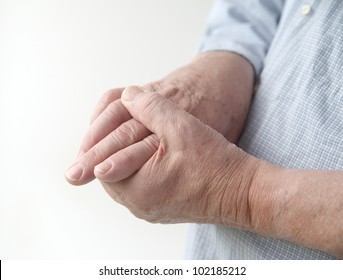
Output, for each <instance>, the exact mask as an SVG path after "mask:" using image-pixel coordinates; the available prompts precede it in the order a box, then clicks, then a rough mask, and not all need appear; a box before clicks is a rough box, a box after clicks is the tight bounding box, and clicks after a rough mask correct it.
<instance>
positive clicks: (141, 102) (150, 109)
mask: <svg viewBox="0 0 343 280" xmlns="http://www.w3.org/2000/svg"><path fill="white" fill-rule="evenodd" d="M121 100H122V103H123V105H124V106H125V107H126V108H127V109H128V111H129V112H130V114H131V115H132V117H133V118H135V119H137V120H138V121H139V122H141V123H142V124H144V125H145V126H146V127H147V128H148V129H149V130H150V131H151V132H153V133H155V134H156V135H157V137H158V138H159V139H160V140H162V139H164V138H166V139H169V140H170V142H171V143H177V142H178V141H180V140H182V139H184V137H180V135H183V136H184V134H185V133H188V132H189V131H191V130H190V129H189V128H191V127H192V126H193V125H196V124H198V123H201V122H200V121H199V120H197V119H195V118H194V117H193V116H192V115H190V114H188V113H187V112H185V111H184V110H182V109H181V108H179V107H178V106H177V105H176V104H175V103H173V102H172V101H170V100H168V99H167V98H165V97H163V96H162V95H160V94H158V93H153V92H144V93H143V92H142V91H141V89H140V88H138V87H134V86H131V87H128V88H126V89H125V90H124V91H123V93H122V98H121ZM196 122H198V123H196Z"/></svg>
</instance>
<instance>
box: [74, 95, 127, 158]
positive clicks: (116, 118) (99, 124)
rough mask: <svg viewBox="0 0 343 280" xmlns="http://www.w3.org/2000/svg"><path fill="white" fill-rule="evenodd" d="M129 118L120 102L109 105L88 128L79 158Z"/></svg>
mask: <svg viewBox="0 0 343 280" xmlns="http://www.w3.org/2000/svg"><path fill="white" fill-rule="evenodd" d="M131 118H132V117H131V115H130V113H129V112H128V111H127V109H126V108H125V107H124V105H123V104H122V102H121V101H120V100H116V101H114V102H112V103H110V104H109V105H108V106H107V107H106V108H105V109H104V110H103V111H102V113H101V114H100V115H99V116H98V117H97V118H96V119H95V120H94V121H93V123H92V124H91V126H90V127H89V128H88V130H87V132H86V134H85V137H84V138H83V141H82V143H81V146H80V153H79V156H80V155H82V154H84V153H86V152H87V151H88V150H89V149H90V148H92V147H93V146H94V145H95V144H97V143H98V142H99V141H100V140H102V139H103V138H105V137H106V136H107V135H108V134H110V133H111V132H112V131H114V130H115V129H116V128H117V127H119V126H120V125H121V124H122V123H124V122H126V121H128V120H129V119H131Z"/></svg>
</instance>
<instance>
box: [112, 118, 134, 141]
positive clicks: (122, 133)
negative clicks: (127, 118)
mask: <svg viewBox="0 0 343 280" xmlns="http://www.w3.org/2000/svg"><path fill="white" fill-rule="evenodd" d="M116 137H117V138H118V139H119V141H120V142H123V143H130V144H131V143H134V142H135V141H136V140H137V132H136V128H135V127H134V126H133V125H132V124H131V123H130V124H129V123H128V122H125V123H123V124H121V125H120V126H119V127H118V128H117V130H116Z"/></svg>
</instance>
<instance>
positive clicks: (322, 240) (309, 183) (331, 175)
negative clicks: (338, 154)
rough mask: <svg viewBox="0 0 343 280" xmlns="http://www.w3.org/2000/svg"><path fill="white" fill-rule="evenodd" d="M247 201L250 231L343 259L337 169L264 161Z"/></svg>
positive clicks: (341, 187) (341, 188) (341, 180)
mask: <svg viewBox="0 0 343 280" xmlns="http://www.w3.org/2000/svg"><path fill="white" fill-rule="evenodd" d="M323 186H325V187H323ZM250 203H251V209H252V211H251V220H252V230H254V231H257V232H259V233H261V234H263V235H267V236H273V237H278V238H281V239H286V240H288V241H291V242H295V243H298V244H302V245H304V246H306V247H310V248H315V249H319V250H322V251H325V252H327V253H329V254H332V255H335V256H337V257H339V258H343V173H342V172H341V171H321V170H293V169H285V168H280V167H276V166H273V165H270V164H267V163H265V162H264V163H263V164H262V165H261V166H260V170H259V172H258V175H257V176H256V180H255V181H254V184H253V185H252V187H251V197H250Z"/></svg>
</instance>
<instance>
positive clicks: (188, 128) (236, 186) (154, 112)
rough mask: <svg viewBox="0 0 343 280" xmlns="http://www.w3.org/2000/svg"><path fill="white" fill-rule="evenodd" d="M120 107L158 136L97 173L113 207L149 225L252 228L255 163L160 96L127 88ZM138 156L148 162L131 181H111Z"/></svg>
mask: <svg viewBox="0 0 343 280" xmlns="http://www.w3.org/2000/svg"><path fill="white" fill-rule="evenodd" d="M122 103H123V104H124V106H125V107H126V108H127V109H128V111H129V112H130V114H131V115H132V116H133V117H134V118H135V119H136V120H137V121H139V122H140V123H142V124H143V125H144V126H146V127H148V129H149V130H150V131H152V132H153V133H154V134H153V135H151V136H149V137H147V138H145V139H144V142H143V143H144V145H140V143H136V144H133V145H131V146H129V147H127V148H125V149H123V150H121V151H119V152H117V153H115V154H113V155H112V156H111V157H109V158H108V159H107V160H106V161H105V162H103V163H102V164H101V165H99V166H98V167H97V169H96V171H95V175H96V177H97V178H98V179H100V180H101V182H102V184H103V186H104V187H105V189H106V191H107V192H108V193H109V195H110V196H111V197H112V198H113V199H114V200H115V201H117V202H119V203H121V204H123V205H125V206H126V207H127V208H128V209H129V210H130V211H131V212H132V213H133V214H134V215H136V216H137V217H140V218H143V219H145V220H148V221H150V222H161V223H176V222H201V223H216V224H226V225H229V224H231V225H241V226H242V227H249V226H250V221H249V217H250V214H249V190H250V184H251V182H252V178H253V177H254V174H255V171H256V169H257V167H258V164H257V163H256V161H255V159H254V158H252V157H250V156H249V155H247V154H246V153H244V152H243V151H242V150H240V149H238V148H237V147H236V146H235V145H233V144H230V143H229V142H228V141H227V140H226V139H225V138H224V137H223V136H222V135H221V134H219V133H218V132H216V131H215V130H213V129H211V128H210V127H209V126H207V125H205V124H203V123H202V122H201V121H199V120H198V119H196V118H195V117H193V116H192V115H190V114H188V113H186V112H185V111H184V110H182V109H180V108H178V107H177V106H176V105H175V104H174V103H173V102H171V101H170V100H168V99H166V98H164V97H162V96H161V95H159V94H156V93H143V92H142V91H141V90H140V89H139V88H138V87H129V88H127V89H125V91H124V93H123V96H122ZM156 150H157V151H156ZM154 151H156V152H154ZM137 154H139V155H140V156H142V157H146V156H144V154H146V155H148V157H150V159H149V160H148V161H147V162H146V163H144V165H143V166H142V167H141V168H140V169H139V170H138V171H137V172H136V173H135V174H133V175H132V176H130V177H129V178H127V179H125V180H121V181H117V180H116V178H112V176H113V174H115V173H116V171H115V170H117V168H118V167H119V169H120V168H121V166H122V164H121V161H122V160H124V161H125V158H135V157H136V155H137ZM151 154H152V156H151Z"/></svg>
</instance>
